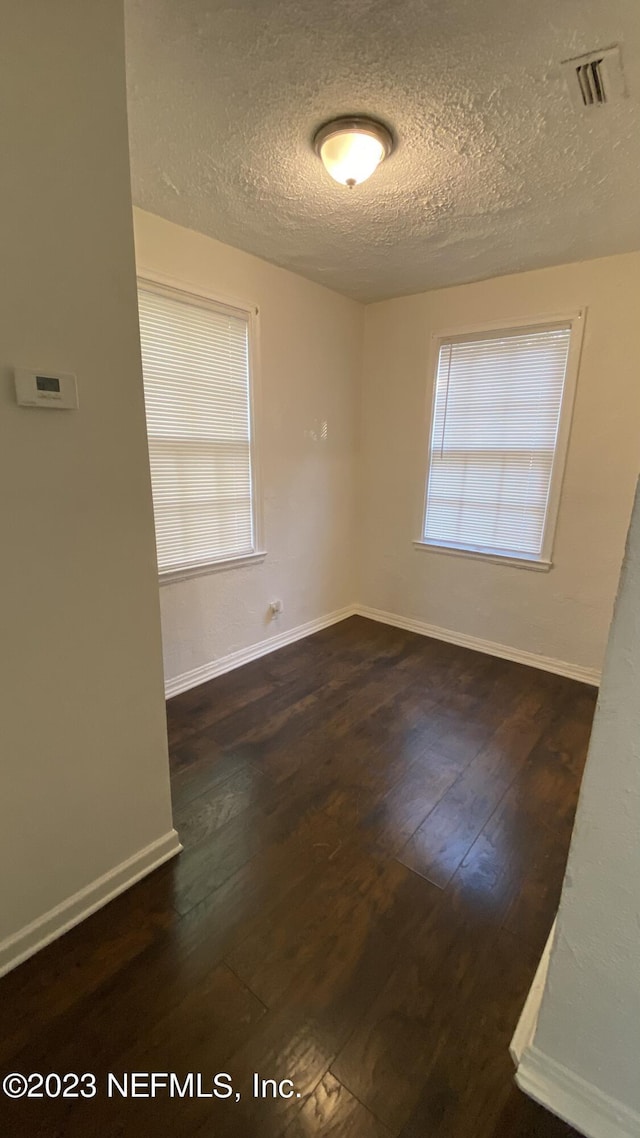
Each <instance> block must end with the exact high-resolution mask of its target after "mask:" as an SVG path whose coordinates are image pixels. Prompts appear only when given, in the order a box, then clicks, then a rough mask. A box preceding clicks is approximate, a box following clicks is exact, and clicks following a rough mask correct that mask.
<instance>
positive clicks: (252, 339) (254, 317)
mask: <svg viewBox="0 0 640 1138" xmlns="http://www.w3.org/2000/svg"><path fill="white" fill-rule="evenodd" d="M139 288H142V289H146V290H147V291H149V292H156V293H158V294H159V295H160V296H167V297H169V298H175V299H178V300H180V301H182V302H183V303H191V304H193V305H195V306H196V307H199V308H202V307H204V308H210V309H211V310H212V311H214V312H226V313H229V314H230V315H231V316H241V317H242V318H243V319H246V320H247V326H248V354H247V358H248V362H249V430H250V447H249V453H250V456H251V503H252V513H253V545H254V549H253V551H252V552H251V553H245V554H241V555H240V556H239V557H224V558H219V559H216V560H214V561H211V560H209V561H202V562H199V563H198V564H196V565H185V566H184V567H178V568H175V569H164V570H160V569H159V568H158V582H159V584H160V585H161V586H162V585H171V584H173V583H174V582H176V581H183V580H188V579H189V578H191V577H202V576H205V575H208V574H210V573H218V572H220V571H221V570H225V569H233V568H239V567H241V566H245V565H255V564H259V563H261V562H262V561H264V559H265V557H266V556H267V550H266V549H265V546H264V529H263V509H262V477H261V464H260V451H259V446H258V438H257V432H256V423H257V422H258V421H259V414H260V402H261V398H260V396H261V392H260V310H259V307H258V305H257V304H252V303H248V302H247V301H241V300H237V299H235V298H232V297H229V296H226V297H223V296H221V295H220V294H218V293H214V292H212V291H211V290H210V289H208V288H203V287H202V286H201V285H200V284H197V285H196V284H194V283H192V282H190V281H184V280H180V279H178V278H176V277H172V276H168V275H167V274H165V273H159V272H156V271H155V270H154V269H150V268H146V267H143V266H138V267H137V271H136V304H137V297H138V289H139ZM141 371H142V367H141ZM143 387H144V376H143ZM149 480H150V482H151V471H150V470H149ZM156 564H157V554H156Z"/></svg>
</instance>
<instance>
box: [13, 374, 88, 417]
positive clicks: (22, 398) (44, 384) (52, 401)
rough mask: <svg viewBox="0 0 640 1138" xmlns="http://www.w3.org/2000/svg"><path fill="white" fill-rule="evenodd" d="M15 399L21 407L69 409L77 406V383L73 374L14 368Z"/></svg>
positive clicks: (74, 408)
mask: <svg viewBox="0 0 640 1138" xmlns="http://www.w3.org/2000/svg"><path fill="white" fill-rule="evenodd" d="M15 381H16V399H17V400H18V403H19V404H20V406H21V407H48V408H50V409H51V410H57V411H70V410H76V409H77V407H78V385H77V383H76V377H75V375H72V374H71V373H70V372H61V371H46V370H45V371H29V370H28V369H27V368H22V367H18V368H16V370H15Z"/></svg>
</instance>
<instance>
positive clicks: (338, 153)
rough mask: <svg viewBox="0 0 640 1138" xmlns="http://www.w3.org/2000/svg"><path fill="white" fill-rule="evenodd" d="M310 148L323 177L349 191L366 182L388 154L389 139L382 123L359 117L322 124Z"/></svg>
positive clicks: (389, 151)
mask: <svg viewBox="0 0 640 1138" xmlns="http://www.w3.org/2000/svg"><path fill="white" fill-rule="evenodd" d="M313 145H314V149H315V152H316V154H317V155H318V156H319V157H320V158H321V159H322V161H323V163H324V166H325V169H326V170H327V173H329V174H331V177H332V178H334V179H335V181H336V182H340V183H341V184H342V185H343V186H348V187H349V189H353V187H354V186H357V185H358V184H359V183H360V182H365V181H366V179H367V178H370V177H371V175H372V174H373V172H374V170H376V169H377V167H378V166H379V165H380V163H381V162H382V161H383V159H384V158H387V157H388V156H389V154H391V151H392V150H393V137H392V134H391V131H390V130H389V128H388V127H386V126H385V125H384V123H381V122H378V121H377V120H376V119H369V118H366V117H364V116H361V115H359V116H356V117H355V118H354V117H351V118H348V117H345V118H341V119H332V120H331V122H327V123H325V124H324V126H321V127H320V129H319V130H318V131H317V133H316V135H315V138H314V140H313Z"/></svg>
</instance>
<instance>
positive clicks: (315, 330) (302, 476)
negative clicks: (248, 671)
mask: <svg viewBox="0 0 640 1138" xmlns="http://www.w3.org/2000/svg"><path fill="white" fill-rule="evenodd" d="M135 232H136V256H137V262H138V269H139V271H140V272H141V273H142V272H144V271H147V272H151V273H153V272H155V273H161V274H164V275H165V276H167V275H168V276H169V277H171V278H173V279H175V280H177V281H178V282H182V283H183V284H184V285H186V286H187V287H189V288H191V289H192V290H193V291H195V292H197V291H198V289H202V290H204V291H205V292H209V293H213V294H214V295H218V296H219V297H220V298H221V299H224V298H225V297H228V298H231V299H236V300H238V301H242V302H244V303H248V304H256V305H257V306H258V308H259V311H260V319H259V322H260V360H261V365H260V376H259V379H260V386H261V398H260V405H261V408H262V410H261V413H260V415H259V418H258V422H257V432H256V434H257V441H258V448H259V454H260V460H261V461H260V465H261V473H262V500H263V512H264V527H263V530H264V546H265V548H266V550H267V557H266V559H265V561H264V562H263V563H261V564H252V565H247V566H245V567H241V568H238V567H234V568H231V569H225V570H221V571H218V572H214V573H205V574H203V575H202V576H199V577H193V578H191V579H189V580H187V581H180V582H177V583H173V584H167V585H163V586H162V588H161V593H160V595H161V606H162V631H163V643H164V658H165V676H166V679H167V681H169V683H173V682H175V681H176V679H179V677H181V676H185V674H188V673H190V672H192V671H193V670H194V669H197V668H203V667H204V668H206V667H207V665H210V664H211V663H213V662H215V661H216V660H218V659H219V658H220V657H224V656H226V655H228V654H229V653H231V652H236V651H238V650H240V649H244V648H247V647H249V646H252V645H255V644H259V643H260V642H262V641H265V640H269V639H271V638H272V637H274V636H275V635H278V634H279V633H286V632H287V631H288V630H291V629H294V628H296V627H298V626H299V625H301V624H305V623H307V622H308V621H312V620H317V619H318V618H321V617H324V616H326V615H327V614H328V613H333V612H335V611H337V610H339V609H342V608H343V607H344V606H346V605H349V604H351V603H352V602H353V601H354V600H355V599H356V597H355V593H356V582H355V573H354V568H355V543H354V540H353V529H354V521H355V460H356V415H357V410H358V399H357V384H358V377H359V368H360V353H361V339H362V318H363V309H362V306H361V305H358V304H356V303H355V302H354V301H351V300H346V299H345V298H344V297H342V296H338V294H337V293H334V292H330V291H329V290H328V289H325V288H322V287H321V286H319V285H316V284H312V283H310V282H309V281H306V280H303V279H302V278H301V277H298V276H295V275H294V274H293V273H290V272H286V271H285V270H283V269H278V268H275V267H274V266H273V265H269V264H267V263H266V261H261V260H259V259H258V258H256V257H252V256H249V255H248V254H247V253H242V252H240V251H239V250H237V249H232V248H231V247H230V246H228V245H222V244H220V242H218V241H214V240H212V239H211V238H209V237H204V236H202V235H201V234H199V233H194V232H192V231H191V230H188V229H183V228H181V227H180V226H177V225H173V224H172V223H171V222H168V221H164V220H162V219H161V218H159V217H155V216H153V215H152V214H148V213H144V212H142V211H140V210H136V211H135ZM323 422H326V424H327V432H326V438H322V432H321V429H320V428H321V424H322V423H323ZM276 598H278V599H281V600H282V601H283V603H284V612H283V614H282V615H281V616H279V617H278V618H277V620H269V616H268V606H269V602H270V601H271V600H272V599H276Z"/></svg>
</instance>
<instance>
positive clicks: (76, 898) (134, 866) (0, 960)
mask: <svg viewBox="0 0 640 1138" xmlns="http://www.w3.org/2000/svg"><path fill="white" fill-rule="evenodd" d="M181 849H182V846H181V844H180V838H179V837H178V834H177V833H176V831H175V830H169V832H168V833H167V834H164V835H163V836H162V837H161V838H158V839H157V841H155V842H152V843H151V845H149V846H145V847H144V849H141V850H138V852H137V853H135V854H134V855H133V856H132V857H130V858H127V860H126V861H123V862H121V863H120V864H119V865H116V866H114V868H113V869H110V870H109V872H108V873H105V874H104V875H103V876H102V877H98V878H97V879H96V880H95V881H92V882H91V884H90V885H86V886H85V887H84V888H83V889H80V890H78V892H77V893H74V894H73V895H72V896H71V897H67V899H66V901H62V902H61V904H60V905H56V906H55V908H54V909H49V912H48V913H44V914H43V915H42V916H41V917H38V918H37V919H36V920H35V921H32V922H31V924H29V925H25V927H24V928H22V929H20V930H19V931H18V932H17V933H14V934H13V935H12V936H10V937H7V938H6V939H5V940H3V941H2V942H0V976H4V975H5V973H6V972H10V971H11V969H12V968H17V967H18V965H19V964H22V962H23V961H24V960H27V959H28V958H29V957H30V956H33V955H34V954H35V953H36V952H39V951H40V949H41V948H44V947H45V946H46V945H47V944H50V943H51V941H53V940H57V938H58V937H60V936H62V935H63V934H64V933H66V932H68V931H69V929H72V928H73V926H74V925H79V924H80V922H81V921H84V920H85V918H86V917H90V916H91V914H92V913H95V912H96V910H97V909H101V908H102V907H103V905H106V904H107V903H108V902H109V901H112V900H113V898H114V897H117V896H118V894H119V893H124V891H125V890H126V889H129V888H130V886H131V885H135V883H136V881H140V879H141V878H142V877H146V876H147V874H148V873H151V872H152V870H154V869H157V868H158V866H160V865H162V864H163V863H164V862H165V861H169V859H170V858H172V857H175V855H176V854H177V853H180V850H181Z"/></svg>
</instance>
